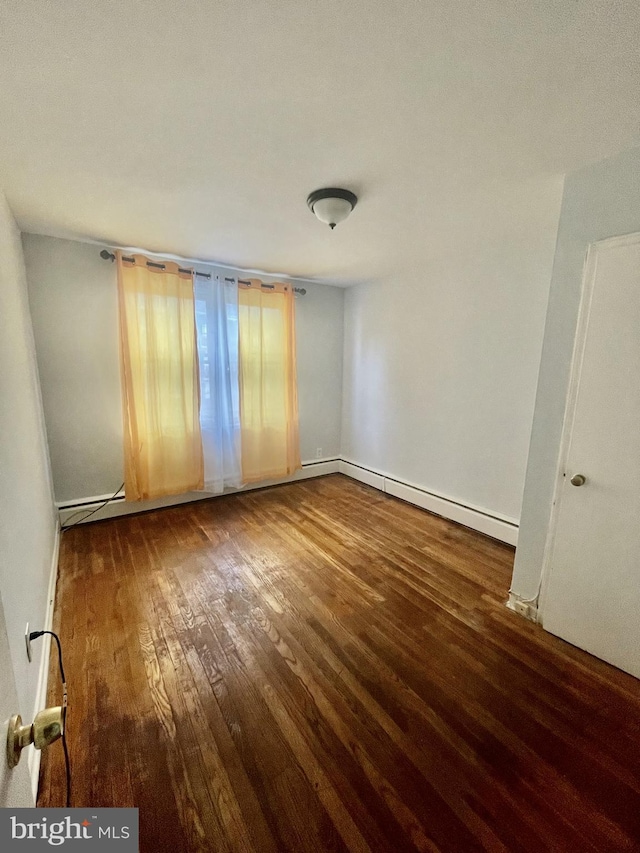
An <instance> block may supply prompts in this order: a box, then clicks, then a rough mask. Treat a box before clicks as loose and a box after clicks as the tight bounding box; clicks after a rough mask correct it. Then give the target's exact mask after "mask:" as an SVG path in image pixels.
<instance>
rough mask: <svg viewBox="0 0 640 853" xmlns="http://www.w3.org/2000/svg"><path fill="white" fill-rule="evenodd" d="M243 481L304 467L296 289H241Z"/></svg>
mask: <svg viewBox="0 0 640 853" xmlns="http://www.w3.org/2000/svg"><path fill="white" fill-rule="evenodd" d="M238 337H239V342H240V353H239V375H240V424H241V434H242V478H243V480H244V482H246V483H252V482H257V481H259V480H267V479H271V478H273V477H282V476H285V475H286V474H292V473H293V472H294V471H295V470H296V469H298V468H300V467H302V466H301V464H300V440H299V436H298V388H297V380H296V332H295V303H294V295H293V289H292V287H291V285H289V284H280V283H278V284H275V285H273V287H271V286H270V287H269V288H268V289H267V288H264V287H261V283H260V282H259V281H258V280H256V279H251V283H250V284H238Z"/></svg>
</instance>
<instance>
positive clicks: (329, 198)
mask: <svg viewBox="0 0 640 853" xmlns="http://www.w3.org/2000/svg"><path fill="white" fill-rule="evenodd" d="M357 203H358V197H357V196H356V195H354V193H352V192H350V191H349V190H341V189H337V188H336V187H328V188H327V189H324V190H314V191H313V192H312V193H309V198H308V199H307V204H308V205H309V210H310V211H311V212H312V213H314V214H315V215H316V216H317V218H318V219H319V220H320V222H324V223H325V225H328V226H329V228H331V230H332V231H333V229H334V228H335V227H336V225H337V224H338V222H342V220H343V219H346V218H347V216H349V214H350V213H351V211H352V210H353V208H354V207H355V206H356V204H357Z"/></svg>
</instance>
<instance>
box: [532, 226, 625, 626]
mask: <svg viewBox="0 0 640 853" xmlns="http://www.w3.org/2000/svg"><path fill="white" fill-rule="evenodd" d="M637 243H640V232H638V231H636V232H633V233H632V234H624V235H622V236H619V237H607V238H605V239H603V240H595V241H594V242H592V243H589V245H588V246H587V252H586V255H585V260H584V266H583V272H582V284H581V294H580V307H579V309H578V320H577V323H576V331H575V337H574V342H573V352H572V354H571V370H570V374H569V385H568V389H567V400H566V404H565V411H564V417H563V421H562V433H561V438H560V447H559V451H558V461H557V465H556V474H555V483H554V487H553V500H552V503H551V514H550V516H549V526H548V529H547V539H546V543H545V548H544V555H543V558H542V571H541V574H540V597H539V600H538V614H537V619H538V622H540V624H541V625H542V626H543V627H544V611H545V604H546V601H547V592H548V589H549V580H550V579H551V574H552V571H553V554H554V550H555V541H556V532H557V529H558V518H559V514H560V502H561V497H562V485H563V481H564V478H565V476H566V473H567V471H566V468H567V458H568V455H569V448H570V447H571V437H572V434H573V424H574V421H575V415H576V406H577V402H578V389H579V387H580V379H581V376H582V364H583V361H584V353H585V349H586V344H587V331H588V329H589V320H590V319H591V304H592V300H593V292H594V286H595V281H596V273H597V271H598V256H599V253H600V252H601V251H604V250H606V249H615V248H617V247H618V246H633V245H635V244H637Z"/></svg>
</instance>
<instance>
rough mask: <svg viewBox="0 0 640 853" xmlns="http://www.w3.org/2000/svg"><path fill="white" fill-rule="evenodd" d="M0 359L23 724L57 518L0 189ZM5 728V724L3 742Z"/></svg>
mask: <svg viewBox="0 0 640 853" xmlns="http://www.w3.org/2000/svg"><path fill="white" fill-rule="evenodd" d="M0 365H1V366H2V369H1V370H0V596H1V599H2V605H1V608H0V609H2V608H3V609H4V616H2V614H1V613H0V679H1V681H2V694H3V705H2V708H0V712H2V714H3V715H4V714H5V713H7V708H6V707H5V703H6V702H7V700H8V698H9V697H11V698H13V699H14V701H15V707H13V708H12V709H9V712H10V713H20V714H21V715H22V717H23V719H24V720H25V722H26V721H30V720H31V719H33V713H34V708H35V703H36V698H37V695H38V686H39V684H38V676H39V669H40V660H41V656H42V653H43V649H44V648H45V644H44V643H43V641H42V640H40V641H37V643H35V644H34V651H35V658H34V660H33V662H32V663H28V661H27V656H26V651H25V644H24V629H25V624H26V623H27V622H29V623H30V625H31V629H32V630H37V629H40V628H44V627H45V620H46V618H47V612H48V587H49V578H50V573H51V566H52V560H53V558H54V554H55V548H56V523H55V520H54V519H55V516H54V511H53V495H52V490H51V481H50V473H49V461H48V455H47V445H46V435H45V429H44V420H43V416H42V404H41V399H40V389H39V385H38V372H37V368H36V358H35V350H34V343H33V333H32V328H31V320H30V317H29V306H28V300H27V287H26V279H25V269H24V261H23V256H22V247H21V244H20V234H19V232H18V229H17V227H16V225H15V222H14V221H13V217H12V215H11V212H10V210H9V207H8V205H7V203H6V200H5V198H4V196H3V195H2V194H1V193H0ZM5 631H6V635H5ZM5 636H6V638H7V639H8V644H7V643H6V641H5ZM9 667H11V670H12V671H13V675H14V677H15V686H16V688H17V696H15V697H14V696H13V695H12V694H13V691H12V690H11V677H10V675H11V673H10V670H9ZM4 719H5V717H4V716H3V717H2V720H3V721H4ZM5 731H6V729H5V728H4V726H3V727H2V728H1V729H0V744H2V745H3V748H4V743H5V740H4V738H5V734H4V733H5ZM5 768H6V764H5V762H4V760H2V761H0V806H1V805H5V804H6V805H9V804H11V805H29V804H30V802H27V801H25V787H24V786H25V776H24V774H25V773H26V760H25V759H23V760H22V761H21V762H20V765H18V768H17V770H16V771H14V773H15V776H14V775H13V774H11V778H8V776H7V775H5V774H8V773H9V771H7V770H6V769H5ZM27 799H28V798H27ZM31 804H32V801H31Z"/></svg>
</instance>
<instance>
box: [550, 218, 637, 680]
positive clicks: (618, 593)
mask: <svg viewBox="0 0 640 853" xmlns="http://www.w3.org/2000/svg"><path fill="white" fill-rule="evenodd" d="M571 384H572V388H571V391H570V397H569V403H568V406H567V415H566V418H565V436H564V442H563V446H564V454H563V457H564V462H563V463H561V471H560V480H559V482H558V487H557V492H556V496H557V499H556V508H555V518H554V521H555V524H554V525H553V529H554V532H553V537H554V538H553V540H552V545H551V551H550V553H551V558H550V564H549V569H548V574H547V580H546V583H545V586H544V589H543V598H542V602H541V612H542V623H543V625H544V627H545V628H546V629H547V630H548V631H551V633H552V634H557V635H558V636H559V637H562V638H563V639H565V640H568V641H569V642H570V643H573V644H574V645H576V646H579V647H580V648H582V649H586V650H587V651H588V652H591V653H592V654H594V655H597V656H598V657H599V658H603V659H604V660H606V661H609V662H610V663H612V664H614V665H615V666H617V667H620V669H624V670H626V671H627V672H630V673H632V674H633V675H635V676H636V677H638V678H640V234H635V235H632V236H629V237H620V238H615V239H612V240H604V241H602V242H600V243H594V244H593V245H592V246H591V247H590V249H589V255H588V258H587V263H586V267H585V278H584V286H583V295H582V307H581V312H580V320H579V322H578V331H577V337H576V347H575V353H574V365H573V373H572V383H571ZM581 477H584V483H583V484H581V482H582V481H581ZM572 478H573V479H572Z"/></svg>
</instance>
